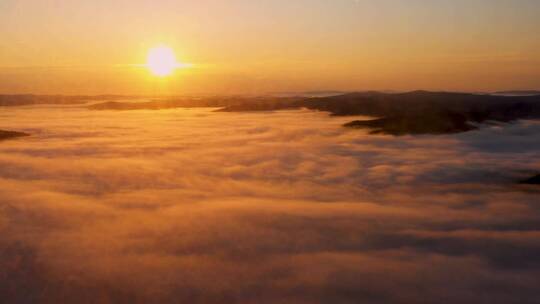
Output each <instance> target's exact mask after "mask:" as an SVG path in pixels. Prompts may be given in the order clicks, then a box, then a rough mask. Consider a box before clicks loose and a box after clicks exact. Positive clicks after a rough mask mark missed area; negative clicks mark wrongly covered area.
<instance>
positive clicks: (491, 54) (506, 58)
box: [0, 0, 540, 94]
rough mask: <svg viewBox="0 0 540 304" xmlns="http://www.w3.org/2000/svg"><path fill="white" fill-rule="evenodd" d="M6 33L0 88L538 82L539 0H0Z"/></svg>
mask: <svg viewBox="0 0 540 304" xmlns="http://www.w3.org/2000/svg"><path fill="white" fill-rule="evenodd" d="M0 37H1V39H0V93H38V94H259V93H268V92H284V91H287V92H288V91H303V90H367V89H375V90H414V89H427V90H459V91H493V90H509V89H539V88H540V38H539V37H540V2H539V1H534V0H514V1H510V0H468V1H465V0H455V1H442V0H407V1H404V0H403V1H399V0H377V1H368V0H333V1H330V0H228V1H219V0H205V1H187V0H184V1H182V0H177V1H166V0H162V1H157V0H153V1H146V0H139V1H127V0H125V1H124V0H115V1H111V0H107V1H106V0H95V1H68V0H2V1H0ZM161 44H165V45H168V46H170V47H171V48H172V49H173V50H174V51H175V54H176V56H177V59H178V60H179V61H180V62H182V63H189V64H190V66H189V68H183V69H178V70H177V71H176V72H175V73H174V75H172V76H169V77H165V78H157V77H153V76H152V75H150V73H149V72H148V70H147V69H145V68H144V67H141V66H140V65H141V64H144V63H145V60H146V56H147V52H148V50H149V49H151V48H152V47H155V46H157V45H161Z"/></svg>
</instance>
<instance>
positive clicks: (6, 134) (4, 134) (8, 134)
mask: <svg viewBox="0 0 540 304" xmlns="http://www.w3.org/2000/svg"><path fill="white" fill-rule="evenodd" d="M25 136H30V134H27V133H24V132H15V131H5V130H0V140H6V139H11V138H17V137H25Z"/></svg>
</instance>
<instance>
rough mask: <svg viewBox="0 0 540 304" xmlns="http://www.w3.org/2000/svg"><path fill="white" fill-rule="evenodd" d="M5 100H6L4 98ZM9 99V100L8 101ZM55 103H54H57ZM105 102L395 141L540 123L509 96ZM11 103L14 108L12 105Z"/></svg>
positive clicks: (36, 100)
mask: <svg viewBox="0 0 540 304" xmlns="http://www.w3.org/2000/svg"><path fill="white" fill-rule="evenodd" d="M6 96H7V97H6ZM9 96H10V95H0V105H5V104H6V103H7V104H8V105H16V104H17V105H20V104H41V103H51V104H52V103H54V104H73V103H86V102H87V101H88V100H91V99H90V98H92V99H93V100H96V99H98V98H97V97H95V96H94V97H84V96H72V97H63V98H58V97H53V96H45V97H43V96H41V97H39V96H38V97H36V96H34V95H28V96H21V95H18V97H9ZM10 98H11V99H10ZM55 98H56V99H55ZM101 98H103V99H108V101H107V102H102V103H96V104H90V105H88V108H89V109H91V110H160V109H172V108H180V107H185V108H193V107H214V108H219V110H218V111H221V112H246V111H276V110H284V109H299V108H307V109H312V110H318V111H325V112H329V113H331V115H336V116H355V115H362V116H372V117H377V118H378V119H375V120H371V121H352V122H350V123H347V124H345V126H346V127H350V128H367V129H370V130H371V132H372V133H383V134H391V135H405V134H449V133H459V132H466V131H470V130H474V129H476V128H478V124H480V123H484V122H487V121H498V122H511V121H514V120H518V119H539V118H540V95H520V96H514V95H512V96H506V95H494V94H472V93H455V92H430V91H412V92H405V93H385V92H377V91H366V92H356V93H346V94H341V95H336V96H333V95H332V96H323V97H298V96H296V97H276V96H260V97H245V96H228V97H227V96H226V97H220V96H213V97H199V98H194V97H191V98H190V97H174V98H160V99H154V100H152V99H150V101H144V102H125V101H123V100H125V99H126V98H127V97H124V96H116V95H112V96H102V97H101ZM10 100H11V102H10Z"/></svg>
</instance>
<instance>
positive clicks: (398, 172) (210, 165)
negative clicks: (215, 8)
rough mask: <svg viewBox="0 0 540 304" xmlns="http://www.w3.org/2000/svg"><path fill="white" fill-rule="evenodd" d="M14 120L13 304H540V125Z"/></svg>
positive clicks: (6, 245)
mask: <svg viewBox="0 0 540 304" xmlns="http://www.w3.org/2000/svg"><path fill="white" fill-rule="evenodd" d="M349 121H351V117H345V118H340V117H330V116H328V114H325V113H322V112H312V111H307V110H298V111H280V112H273V113H224V112H213V111H212V109H191V110H186V109H174V110H160V111H129V112H115V111H100V112H96V111H88V110H86V109H82V108H75V107H73V108H64V107H61V108H58V107H51V106H39V107H38V106H35V107H24V108H13V109H6V110H4V109H2V112H0V129H5V130H16V131H21V132H26V133H29V134H31V135H32V136H30V137H24V138H17V139H11V140H6V141H0V269H1V271H0V298H1V299H4V300H5V301H7V302H6V303H404V304H405V303H505V304H506V303H538V299H539V298H540V290H539V289H538V282H539V280H540V205H539V200H538V198H539V193H540V192H539V190H538V188H537V186H526V185H519V184H518V183H517V182H518V181H520V180H523V179H525V178H527V177H530V176H532V175H534V174H536V173H538V171H540V162H539V161H538V159H539V156H540V123H539V122H535V121H521V122H519V123H516V124H513V125H509V126H500V125H492V126H486V127H484V128H482V129H480V130H477V131H472V132H467V133H462V134H459V135H444V136H403V137H393V136H386V135H370V134H368V132H369V131H367V130H351V129H347V128H343V127H341V126H342V125H343V124H344V123H346V122H349Z"/></svg>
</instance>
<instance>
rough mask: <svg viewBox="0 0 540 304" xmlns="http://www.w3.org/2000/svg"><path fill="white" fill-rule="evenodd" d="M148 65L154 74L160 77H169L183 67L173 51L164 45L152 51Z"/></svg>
mask: <svg viewBox="0 0 540 304" xmlns="http://www.w3.org/2000/svg"><path fill="white" fill-rule="evenodd" d="M146 65H147V67H148V69H149V70H150V72H151V73H152V74H154V75H155V76H159V77H165V76H169V75H171V74H172V73H173V72H174V70H175V69H177V68H179V67H181V65H180V64H179V63H178V62H177V61H176V57H175V55H174V52H173V50H172V49H171V48H170V47H167V46H163V45H162V46H158V47H155V48H152V49H150V51H149V52H148V58H147V62H146Z"/></svg>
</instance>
